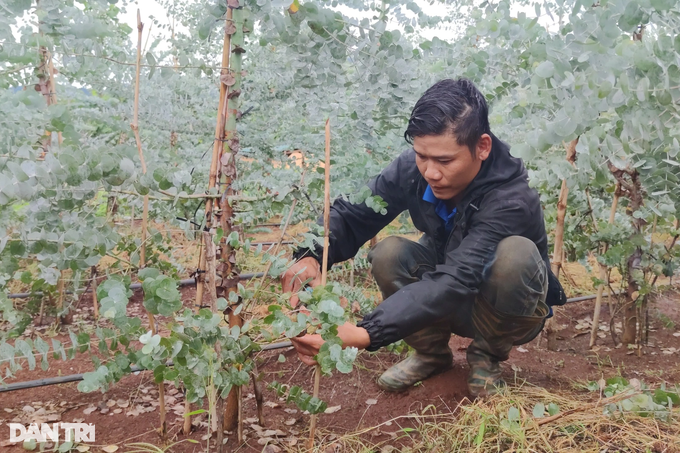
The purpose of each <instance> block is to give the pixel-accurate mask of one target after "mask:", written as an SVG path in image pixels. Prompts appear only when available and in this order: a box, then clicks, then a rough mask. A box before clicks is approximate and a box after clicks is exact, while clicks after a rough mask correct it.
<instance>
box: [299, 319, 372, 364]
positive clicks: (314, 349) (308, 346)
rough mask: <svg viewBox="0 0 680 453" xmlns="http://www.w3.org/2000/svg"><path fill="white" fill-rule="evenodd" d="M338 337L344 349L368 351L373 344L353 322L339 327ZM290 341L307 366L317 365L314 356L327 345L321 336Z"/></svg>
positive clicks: (305, 336)
mask: <svg viewBox="0 0 680 453" xmlns="http://www.w3.org/2000/svg"><path fill="white" fill-rule="evenodd" d="M338 337H339V338H340V340H342V347H343V348H347V347H355V348H359V349H366V348H367V347H368V346H369V345H370V344H371V339H370V337H369V336H368V332H366V329H364V328H362V327H357V326H356V325H354V324H352V323H351V322H346V323H345V324H343V325H341V326H338ZM290 341H291V342H292V343H293V346H294V347H295V349H296V350H297V353H298V356H299V357H300V360H302V362H303V363H305V364H307V365H316V360H314V356H315V355H317V354H318V353H319V349H321V346H322V345H323V344H324V343H325V342H324V340H323V338H321V335H316V334H315V335H304V336H302V337H296V338H291V339H290Z"/></svg>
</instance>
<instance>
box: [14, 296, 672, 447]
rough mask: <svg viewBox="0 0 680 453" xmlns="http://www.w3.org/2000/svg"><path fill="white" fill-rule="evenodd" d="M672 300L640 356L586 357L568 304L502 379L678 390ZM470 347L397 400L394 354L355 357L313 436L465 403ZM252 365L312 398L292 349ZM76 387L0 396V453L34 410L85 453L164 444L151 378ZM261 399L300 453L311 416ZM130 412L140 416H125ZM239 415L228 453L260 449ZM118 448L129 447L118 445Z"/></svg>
mask: <svg viewBox="0 0 680 453" xmlns="http://www.w3.org/2000/svg"><path fill="white" fill-rule="evenodd" d="M183 294H184V296H185V300H186V301H187V304H188V303H190V301H191V300H192V299H193V289H192V288H187V289H185V290H184V291H183ZM679 300H680V296H679V295H678V293H676V292H672V291H668V292H666V293H664V294H662V295H660V296H658V297H657V298H656V300H655V302H654V303H652V304H651V309H650V328H651V329H650V334H649V344H648V345H646V346H643V347H642V348H641V351H640V352H641V354H640V356H638V351H637V350H628V349H627V348H625V347H621V348H614V347H613V343H612V340H611V339H610V338H605V339H600V340H599V344H598V346H597V347H596V348H595V349H594V350H589V348H588V340H589V329H583V328H582V327H583V325H584V324H585V321H584V319H586V318H587V317H588V316H590V315H591V311H592V306H593V302H592V301H586V302H580V303H573V304H569V305H567V306H566V307H563V308H561V309H559V310H558V312H557V320H558V325H560V326H561V327H562V330H561V331H560V333H559V335H560V340H559V350H558V351H556V352H550V351H546V350H545V348H544V343H545V342H543V345H541V346H539V344H538V343H539V340H540V339H539V340H534V341H533V342H532V343H530V344H528V345H525V346H524V347H522V348H521V349H520V348H515V349H514V350H513V352H512V354H511V357H510V360H508V362H507V363H506V365H505V369H504V370H505V371H504V376H505V378H506V380H507V381H508V382H510V383H511V384H513V383H517V384H520V383H522V382H523V381H524V380H526V381H527V382H529V383H531V384H534V385H538V386H542V387H545V388H548V389H551V390H554V391H567V390H568V391H583V390H582V389H579V386H578V383H585V381H587V380H597V379H599V378H600V377H605V378H607V377H611V376H614V375H617V374H621V375H623V376H624V377H629V378H631V377H637V378H638V379H640V380H641V381H643V382H645V383H648V384H651V385H657V384H660V383H661V382H667V383H678V382H680V362H678V360H677V356H678V352H679V351H680V337H676V336H673V334H674V333H676V332H675V331H676V328H675V326H678V325H680V304H678V301H679ZM84 305H85V304H84ZM87 305H88V306H83V307H82V308H81V312H80V313H79V315H78V317H80V318H81V319H82V320H87V319H88V318H91V307H90V306H89V304H87ZM604 305H605V306H604V307H603V313H602V323H603V324H607V325H608V321H609V314H608V310H607V307H606V304H604ZM130 310H131V313H135V314H138V315H141V302H140V297H139V295H138V294H137V295H136V296H135V297H134V298H133V300H132V302H131V304H130ZM673 323H674V324H673ZM577 327H578V328H577ZM584 332H586V333H584ZM468 343H469V340H468V339H465V338H458V337H453V338H452V339H451V343H450V344H451V347H452V349H453V351H454V362H455V365H454V367H453V368H452V369H451V370H449V371H447V372H445V373H443V374H440V375H438V376H435V377H433V378H431V379H428V380H426V381H424V382H423V383H422V384H421V385H418V386H416V387H414V388H413V389H411V390H409V391H407V392H404V393H401V394H389V393H385V392H383V391H381V390H380V389H379V388H378V386H377V385H376V382H375V381H376V378H377V377H378V376H379V374H380V373H381V372H382V371H384V370H385V369H386V368H388V367H389V366H390V365H392V364H394V363H396V362H397V361H398V360H400V359H401V357H402V356H399V355H396V354H392V353H389V352H379V353H375V354H368V353H363V354H361V355H360V357H359V359H358V360H357V364H356V366H355V369H354V371H353V372H352V373H350V374H349V375H341V374H339V373H336V374H335V375H333V376H332V377H324V378H322V380H321V392H320V396H321V398H322V399H323V400H324V401H326V402H327V403H328V406H329V407H332V406H340V409H339V410H338V411H337V412H335V413H332V414H322V415H321V416H320V417H319V435H320V436H321V437H323V438H324V439H325V440H326V441H332V440H333V438H334V437H335V436H338V435H341V434H343V433H347V432H353V431H356V430H358V429H363V428H367V427H372V426H375V425H377V424H379V423H383V422H388V421H389V420H393V419H394V418H395V417H398V416H400V415H406V414H416V413H421V412H422V411H423V410H425V409H426V408H427V407H428V406H430V405H432V406H434V407H435V408H436V410H437V411H439V412H450V411H451V410H453V409H454V408H455V407H456V405H457V404H459V403H461V402H463V403H464V401H465V400H464V399H465V398H466V397H467V396H468V395H467V392H466V385H465V382H466V377H467V371H468V368H467V364H466V362H465V349H466V347H467V345H468ZM668 348H676V350H675V352H671V353H668V351H672V350H671V349H668ZM279 354H282V355H283V356H284V357H285V359H286V360H285V362H280V361H279ZM258 359H259V369H260V372H261V373H262V375H263V381H262V382H261V386H262V387H263V388H265V387H266V385H267V384H268V383H270V382H272V381H273V380H276V381H278V382H281V383H287V384H293V385H300V386H302V387H303V388H306V389H307V390H308V391H311V386H312V370H311V369H310V368H308V367H305V366H304V365H301V364H300V362H299V361H298V360H297V358H296V356H295V353H294V351H293V350H291V349H288V350H282V351H269V352H263V353H260V354H259V356H258ZM91 369H92V364H91V362H90V361H89V359H88V358H87V357H86V356H85V355H78V356H77V357H76V359H74V360H72V361H68V362H61V361H54V362H52V364H51V367H50V369H49V370H48V371H42V370H41V369H40V368H39V367H38V368H37V369H36V370H33V371H28V370H23V371H20V372H19V373H17V375H16V377H15V378H14V379H12V380H11V381H10V382H22V381H27V380H32V379H39V378H44V377H53V376H60V375H68V374H74V373H82V372H85V371H88V370H91ZM0 371H2V370H0ZM76 385H77V383H68V384H61V385H53V386H47V387H38V388H34V389H26V390H19V391H13V392H9V393H2V394H0V426H2V427H3V428H2V429H3V430H4V431H5V432H4V433H2V432H0V451H3V452H5V451H7V452H21V451H24V450H23V449H22V448H21V447H20V446H19V445H9V444H8V443H7V440H8V439H9V433H8V429H7V428H6V426H7V425H6V423H9V422H11V421H12V420H14V419H19V420H28V419H29V418H30V417H31V416H35V414H26V412H25V411H24V407H25V406H32V407H33V409H35V410H36V413H37V411H41V408H44V409H45V411H41V412H44V414H43V416H44V417H46V416H49V415H50V414H59V415H53V417H54V418H56V420H57V421H67V422H71V421H84V422H86V423H94V424H95V426H96V445H97V447H94V446H93V447H92V449H91V451H100V447H101V446H106V445H109V444H117V445H119V446H121V447H123V446H124V445H126V444H130V443H131V442H150V443H152V444H156V445H161V444H162V442H161V439H160V438H159V436H158V434H157V433H156V431H155V428H156V427H157V426H158V420H159V411H158V408H157V407H156V406H155V405H156V404H157V386H156V385H155V384H153V382H152V376H151V374H150V373H149V372H140V373H137V374H133V375H130V376H126V377H125V378H123V379H122V380H121V381H120V382H118V383H116V384H114V385H113V386H112V387H111V389H110V391H108V392H106V393H105V394H101V393H91V394H83V393H80V392H78V391H77V389H76ZM165 387H166V394H167V396H168V401H167V402H166V403H167V405H168V408H169V412H168V416H167V420H168V431H169V439H170V441H171V442H176V441H183V440H185V439H193V440H194V441H196V442H198V443H189V442H186V441H184V442H182V443H181V444H179V445H177V446H176V447H174V448H173V449H172V451H179V452H199V451H205V447H206V440H205V435H206V433H207V423H206V421H205V420H204V418H205V417H204V415H199V416H198V417H194V423H195V426H194V432H192V433H191V434H190V435H189V436H188V437H187V436H184V435H183V434H181V432H180V431H181V426H182V424H183V419H182V416H181V414H182V411H183V406H184V402H183V398H182V394H181V391H178V390H177V389H175V388H174V385H173V384H171V383H166V384H165ZM264 394H265V400H266V405H265V407H264V415H265V419H266V427H265V429H272V430H282V431H283V432H284V433H285V436H284V437H281V438H280V442H281V444H280V445H281V446H282V447H285V446H287V445H290V444H292V443H294V442H297V445H298V446H299V445H303V444H304V442H305V439H306V436H307V432H306V431H307V429H308V426H309V416H308V415H303V414H301V413H300V412H299V411H297V412H293V411H294V410H295V409H296V408H295V407H294V406H292V405H286V404H285V403H284V402H282V401H280V400H279V399H278V398H277V397H276V395H275V394H274V392H273V391H271V390H264ZM370 400H375V404H370V403H373V401H370ZM109 401H110V402H111V403H109V404H113V403H114V402H116V403H115V405H112V407H110V408H109V410H108V413H106V414H103V413H102V409H103V408H105V407H107V404H106V403H107V402H109ZM367 401H368V403H367ZM91 406H95V407H97V409H96V410H94V411H93V412H91V413H87V414H85V413H84V412H83V411H84V410H87V408H88V407H91ZM121 406H122V407H121ZM134 408H137V410H138V411H139V412H141V413H140V414H139V415H126V413H127V412H129V411H130V410H132V409H134ZM117 409H121V410H117ZM194 409H195V408H194ZM29 410H30V409H29ZM104 411H105V412H106V410H104ZM115 412H118V413H115ZM244 417H245V419H246V423H245V428H246V431H245V432H246V444H244V445H241V446H238V445H237V441H236V439H235V435H234V434H232V435H230V436H228V441H227V445H228V446H229V448H228V451H243V452H255V451H258V452H259V451H262V449H263V446H262V445H260V444H258V442H257V441H258V439H259V438H260V437H259V436H258V435H257V431H256V430H255V429H254V428H253V427H252V426H251V425H252V424H253V423H256V421H255V419H254V418H255V417H256V409H255V400H254V397H253V395H252V390H251V389H246V390H244ZM54 418H53V419H52V420H53V421H54ZM293 420H294V423H293ZM410 426H411V424H410V423H409V422H408V421H406V422H404V421H403V420H395V421H393V422H392V423H391V424H390V425H387V426H383V427H381V429H380V430H377V431H373V432H372V433H373V435H372V436H371V435H369V434H365V435H364V436H366V438H367V441H368V442H378V441H389V440H391V439H392V438H393V437H395V436H396V435H397V434H401V433H403V432H402V431H401V430H402V429H403V428H407V427H410ZM376 433H377V435H376ZM272 437H275V436H272ZM399 442H404V440H403V439H402V440H400V441H399ZM298 446H296V447H294V448H298ZM119 451H127V449H126V448H121V449H120V450H119Z"/></svg>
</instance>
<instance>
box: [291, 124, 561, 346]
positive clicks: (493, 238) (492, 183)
mask: <svg viewBox="0 0 680 453" xmlns="http://www.w3.org/2000/svg"><path fill="white" fill-rule="evenodd" d="M492 142H493V145H492V149H491V153H490V155H489V158H488V159H487V160H486V161H484V163H483V164H482V167H481V169H480V171H479V173H478V174H477V176H476V177H475V179H474V180H473V181H472V182H471V183H470V185H469V186H468V187H467V189H466V190H465V193H464V195H463V197H462V199H461V202H460V203H458V205H457V206H456V208H457V213H456V215H455V217H454V221H455V223H454V227H453V230H452V231H451V233H449V234H447V233H446V230H445V228H444V222H443V220H442V219H441V218H440V217H439V216H438V215H437V213H436V212H435V205H434V204H432V203H428V202H426V201H424V200H423V194H424V192H425V188H426V187H427V182H426V181H425V179H424V178H423V177H422V175H421V174H420V172H419V171H418V167H417V166H416V161H415V152H414V151H413V149H409V150H407V151H405V152H403V153H402V154H401V155H400V156H399V157H398V158H397V159H396V160H395V161H393V162H392V163H391V164H390V165H388V166H387V167H386V168H385V169H384V170H383V171H382V172H381V173H380V174H379V175H378V176H377V177H375V178H374V179H373V180H371V181H370V182H369V184H368V186H369V187H370V189H371V190H372V192H373V194H374V195H379V196H381V197H382V198H383V199H384V200H385V202H387V215H381V214H380V213H376V212H374V211H373V209H371V208H369V207H367V206H366V205H365V204H363V203H362V204H356V205H354V204H351V203H349V202H347V201H345V200H342V199H338V200H336V201H335V203H333V206H332V207H331V215H330V232H331V234H330V248H329V255H328V265H329V266H331V265H332V264H333V263H338V262H341V261H344V260H347V259H349V258H352V257H353V256H354V255H355V254H356V253H357V251H358V250H359V248H360V247H361V246H362V245H363V244H364V243H366V241H367V240H369V239H370V238H372V237H374V236H375V235H376V234H377V233H378V232H379V231H380V230H382V229H383V228H384V227H385V226H387V225H388V224H389V223H390V222H392V220H394V219H395V218H396V217H397V216H398V215H399V214H400V213H402V212H403V211H405V210H407V209H408V211H409V213H410V214H411V219H412V221H413V224H414V225H415V227H416V228H417V229H418V230H420V231H422V232H423V233H425V235H426V238H425V239H426V240H428V241H433V242H434V246H435V247H436V250H437V251H438V262H439V265H438V266H437V268H436V270H435V271H433V272H428V273H426V274H425V275H424V276H423V279H422V280H421V281H419V282H417V283H413V284H410V285H407V286H405V287H404V288H403V289H401V290H400V291H398V292H396V293H395V294H393V295H392V296H390V297H388V298H387V299H386V300H384V301H383V302H382V303H381V304H380V306H378V307H377V308H376V309H375V310H373V311H372V312H371V313H369V314H368V315H367V316H366V317H364V319H363V320H362V321H361V322H360V323H359V324H358V325H359V326H361V327H364V328H365V329H366V330H367V331H368V333H369V336H370V338H371V345H370V347H369V348H368V350H370V351H373V350H377V349H378V348H380V347H382V346H386V345H388V344H390V343H393V342H395V341H397V340H399V339H402V338H404V337H406V336H408V335H410V334H412V333H415V332H417V331H419V330H421V329H423V328H424V327H426V326H428V325H429V324H431V323H432V322H433V321H434V320H440V319H446V318H450V317H451V316H454V315H455V312H456V305H457V304H458V303H460V302H462V301H473V300H474V298H475V296H476V295H477V289H478V288H479V286H480V284H481V282H482V272H483V270H484V268H485V266H486V265H487V264H488V263H489V261H490V260H491V259H492V258H493V256H494V254H495V251H496V247H497V245H498V243H499V242H500V241H501V240H502V239H504V238H506V237H508V236H515V235H517V236H524V237H526V238H528V239H531V240H532V241H533V242H534V243H535V244H536V247H538V250H539V252H540V253H541V256H542V257H543V259H544V260H545V263H546V265H547V267H548V269H550V261H549V258H548V240H547V236H546V232H545V225H544V223H543V211H542V208H541V204H540V200H539V196H538V193H537V192H536V191H535V190H534V189H531V188H530V187H529V184H528V177H527V171H526V169H525V168H524V164H523V163H522V161H521V160H520V159H517V158H514V157H512V156H511V155H510V152H509V147H508V145H506V144H505V143H503V142H502V141H500V140H499V139H498V138H496V137H495V136H493V135H492ZM307 253H309V250H300V251H298V252H297V253H296V257H297V258H298V259H299V258H300V257H302V256H304V255H306V254H307ZM321 253H322V248H321V247H317V249H316V250H315V251H314V253H313V255H316V257H317V258H318V259H319V260H320V257H321ZM565 302H566V297H565V295H564V292H563V290H562V287H561V285H560V283H559V281H558V280H557V278H555V276H554V275H553V274H552V272H549V289H548V296H547V300H546V303H547V304H548V305H562V304H564V303H565Z"/></svg>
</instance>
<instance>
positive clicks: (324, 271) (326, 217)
mask: <svg viewBox="0 0 680 453" xmlns="http://www.w3.org/2000/svg"><path fill="white" fill-rule="evenodd" d="M324 167H325V168H324V176H325V179H324V208H323V258H322V260H321V286H326V281H327V279H328V245H329V236H330V219H331V123H330V120H326V161H325V165H324ZM320 384H321V366H320V365H318V364H317V365H316V367H314V393H313V394H312V396H313V397H315V398H318V397H319V386H320ZM316 419H317V414H312V417H311V420H310V422H309V450H312V449H313V448H314V436H315V435H316Z"/></svg>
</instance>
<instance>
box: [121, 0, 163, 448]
mask: <svg viewBox="0 0 680 453" xmlns="http://www.w3.org/2000/svg"><path fill="white" fill-rule="evenodd" d="M143 30H144V24H143V23H142V16H141V13H140V12H139V9H137V65H136V70H135V101H134V102H135V103H134V118H133V120H132V121H133V122H132V123H131V124H130V127H131V128H132V132H133V133H134V134H135V142H136V143H137V152H138V153H139V160H140V162H141V165H142V173H144V174H146V161H145V160H144V152H143V151H142V140H141V138H140V137H139V72H140V64H141V60H142V31H143ZM148 218H149V196H148V195H147V196H145V197H144V210H143V215H142V245H141V250H140V252H139V267H140V269H142V268H144V267H145V266H146V237H147V231H146V230H147V222H148ZM133 221H134V217H133ZM146 316H147V317H148V318H149V329H150V330H151V334H152V335H156V333H157V330H156V322H155V320H154V317H153V314H152V313H151V312H149V311H148V310H146ZM158 402H159V403H160V407H159V409H160V424H161V426H160V429H159V432H160V435H161V438H162V439H163V440H165V439H166V437H167V424H166V421H165V385H164V383H163V381H161V383H160V384H158Z"/></svg>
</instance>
